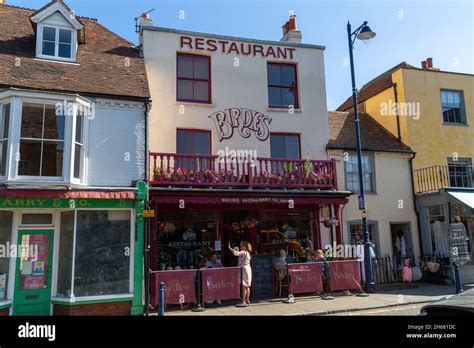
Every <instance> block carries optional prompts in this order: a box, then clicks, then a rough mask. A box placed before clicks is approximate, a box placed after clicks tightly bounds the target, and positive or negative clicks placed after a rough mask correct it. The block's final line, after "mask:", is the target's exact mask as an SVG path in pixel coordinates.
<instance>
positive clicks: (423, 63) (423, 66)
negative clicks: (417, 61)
mask: <svg viewBox="0 0 474 348" xmlns="http://www.w3.org/2000/svg"><path fill="white" fill-rule="evenodd" d="M421 68H422V69H423V70H427V69H428V68H427V65H426V60H424V61H422V62H421Z"/></svg>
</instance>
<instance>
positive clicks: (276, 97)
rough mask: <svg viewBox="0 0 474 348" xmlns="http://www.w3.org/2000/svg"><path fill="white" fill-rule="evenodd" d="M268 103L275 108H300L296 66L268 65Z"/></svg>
mask: <svg viewBox="0 0 474 348" xmlns="http://www.w3.org/2000/svg"><path fill="white" fill-rule="evenodd" d="M267 76H268V102H269V106H270V107H274V108H287V107H293V108H295V109H297V108H299V105H298V81H297V77H296V65H295V64H283V63H268V64H267Z"/></svg>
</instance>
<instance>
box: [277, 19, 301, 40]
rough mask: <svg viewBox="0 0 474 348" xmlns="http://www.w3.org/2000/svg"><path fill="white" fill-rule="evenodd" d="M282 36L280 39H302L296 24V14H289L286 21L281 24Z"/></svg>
mask: <svg viewBox="0 0 474 348" xmlns="http://www.w3.org/2000/svg"><path fill="white" fill-rule="evenodd" d="M282 29H283V37H282V38H281V40H280V41H287V42H300V43H301V41H302V40H303V35H302V34H301V31H299V30H298V24H297V22H296V16H295V15H290V18H289V19H288V21H287V22H286V23H285V24H284V25H283V26H282Z"/></svg>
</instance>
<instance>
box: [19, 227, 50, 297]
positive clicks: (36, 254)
mask: <svg viewBox="0 0 474 348" xmlns="http://www.w3.org/2000/svg"><path fill="white" fill-rule="evenodd" d="M21 250H22V254H21V263H20V269H21V273H20V274H21V275H20V287H21V289H22V290H35V289H44V288H46V287H47V286H48V284H47V274H48V256H49V235H47V234H24V235H23V236H22V239H21Z"/></svg>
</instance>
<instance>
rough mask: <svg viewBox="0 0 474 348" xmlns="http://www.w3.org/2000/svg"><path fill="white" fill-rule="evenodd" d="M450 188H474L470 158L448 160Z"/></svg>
mask: <svg viewBox="0 0 474 348" xmlns="http://www.w3.org/2000/svg"><path fill="white" fill-rule="evenodd" d="M448 171H449V186H450V187H474V186H473V184H474V176H473V175H474V173H473V171H472V160H471V159H470V158H457V159H456V160H454V159H453V158H448Z"/></svg>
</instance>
